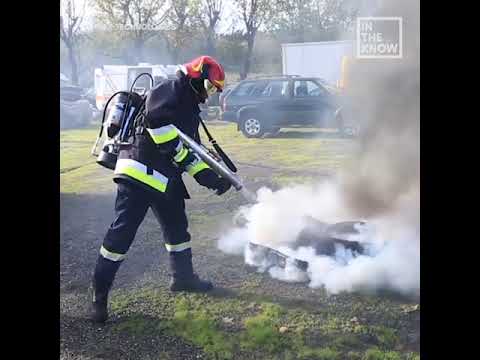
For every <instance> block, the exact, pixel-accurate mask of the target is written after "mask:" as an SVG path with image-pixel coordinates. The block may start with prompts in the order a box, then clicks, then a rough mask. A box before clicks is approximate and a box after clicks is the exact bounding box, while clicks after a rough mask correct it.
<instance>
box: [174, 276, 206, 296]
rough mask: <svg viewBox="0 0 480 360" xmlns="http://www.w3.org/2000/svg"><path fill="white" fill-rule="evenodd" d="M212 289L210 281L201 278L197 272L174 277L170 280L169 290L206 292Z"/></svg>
mask: <svg viewBox="0 0 480 360" xmlns="http://www.w3.org/2000/svg"><path fill="white" fill-rule="evenodd" d="M212 289H213V284H212V283H211V282H210V281H207V280H202V279H200V278H199V277H198V275H197V274H193V275H191V276H190V277H188V278H175V277H172V279H171V280H170V290H171V291H189V292H207V291H210V290H212Z"/></svg>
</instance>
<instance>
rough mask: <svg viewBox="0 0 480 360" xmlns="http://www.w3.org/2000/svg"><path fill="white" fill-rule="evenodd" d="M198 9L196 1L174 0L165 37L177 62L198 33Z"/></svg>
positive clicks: (167, 21) (173, 58)
mask: <svg viewBox="0 0 480 360" xmlns="http://www.w3.org/2000/svg"><path fill="white" fill-rule="evenodd" d="M196 10H197V9H196V3H195V2H194V1H192V0H172V3H171V9H170V12H169V13H168V15H167V18H166V28H167V30H166V31H164V38H165V42H166V44H167V48H168V51H169V53H170V55H171V56H172V61H173V62H174V63H175V64H176V63H178V62H179V60H180V51H181V50H182V49H184V48H185V47H186V46H187V44H188V43H189V41H191V40H192V39H193V38H194V37H195V36H196V35H197V34H196V32H195V29H196V28H198V24H197V23H196V21H195V20H196Z"/></svg>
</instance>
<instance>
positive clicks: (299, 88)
mask: <svg viewBox="0 0 480 360" xmlns="http://www.w3.org/2000/svg"><path fill="white" fill-rule="evenodd" d="M325 93H326V91H325V89H324V88H322V87H321V86H320V85H318V84H317V83H315V82H313V81H311V80H296V81H295V85H294V88H293V94H294V96H299V97H305V96H324V95H325Z"/></svg>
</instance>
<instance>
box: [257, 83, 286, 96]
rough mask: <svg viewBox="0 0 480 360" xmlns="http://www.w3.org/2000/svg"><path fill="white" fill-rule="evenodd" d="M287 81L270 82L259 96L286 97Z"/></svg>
mask: <svg viewBox="0 0 480 360" xmlns="http://www.w3.org/2000/svg"><path fill="white" fill-rule="evenodd" d="M287 91H288V80H274V81H270V82H269V83H268V85H267V86H266V87H265V89H264V90H263V91H262V93H261V95H260V96H270V97H272V96H287V95H288V94H287Z"/></svg>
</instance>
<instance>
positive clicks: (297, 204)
mask: <svg viewBox="0 0 480 360" xmlns="http://www.w3.org/2000/svg"><path fill="white" fill-rule="evenodd" d="M378 3H379V4H378ZM377 6H378V7H377V9H376V11H375V13H374V14H368V15H374V16H396V17H402V19H403V46H404V48H403V58H402V59H399V60H393V59H384V60H378V59H375V60H362V59H357V60H356V61H354V63H353V65H352V68H351V71H350V78H349V84H348V94H347V95H348V98H349V99H351V101H352V103H351V104H350V105H351V106H352V108H353V109H355V113H354V116H355V119H356V120H358V121H359V123H360V126H361V133H360V136H359V138H358V139H357V140H358V141H357V149H356V152H355V153H356V155H355V156H354V157H353V158H352V161H351V162H350V165H349V166H348V167H345V168H344V169H343V171H342V172H341V173H339V174H338V177H337V178H336V179H335V180H331V181H329V182H322V183H318V184H314V185H310V186H307V185H301V186H300V185H299V186H295V187H288V188H283V189H280V190H279V191H276V192H272V191H271V190H269V189H267V188H262V189H260V190H259V191H258V193H257V196H258V202H257V203H256V204H255V205H253V206H250V207H244V208H242V209H240V210H239V215H240V217H241V218H243V219H244V221H245V223H246V224H245V225H244V226H243V227H236V228H234V229H232V230H231V231H230V232H229V233H227V234H225V236H223V237H222V238H221V239H220V241H219V244H218V246H219V248H220V249H221V250H223V251H225V252H227V253H235V254H243V255H244V256H245V261H246V262H247V263H249V264H251V265H255V266H257V267H258V268H259V270H260V271H266V270H267V268H266V267H265V266H264V265H265V259H263V258H261V257H260V258H259V256H258V254H255V253H252V251H251V249H249V247H248V246H247V245H248V243H254V244H261V245H265V246H268V247H271V248H275V249H277V250H279V251H281V252H283V253H285V254H287V255H290V256H292V257H295V258H297V259H300V260H304V261H307V262H308V263H309V266H308V269H307V270H306V272H303V271H301V270H300V269H298V268H296V267H295V265H294V264H291V263H289V262H287V264H286V266H285V268H279V267H273V268H272V267H270V268H268V271H269V273H270V275H271V276H272V277H275V278H277V279H280V280H283V281H308V284H309V286H310V287H313V288H316V287H325V288H326V290H327V291H329V292H330V293H338V292H341V291H358V290H361V291H375V290H378V289H393V290H396V291H398V292H401V293H406V294H418V291H419V285H420V214H419V209H420V199H419V195H420V194H419V175H420V166H419V162H420V136H419V135H420V119H419V98H420V95H419V5H418V2H417V1H413V0H407V1H402V2H400V1H393V0H392V1H382V2H377ZM308 216H310V217H313V218H315V219H318V220H320V221H322V222H326V223H336V222H341V221H347V220H362V221H364V222H365V224H366V225H365V226H363V227H362V228H360V229H358V234H357V235H355V236H354V237H355V238H354V239H348V240H355V241H358V242H359V243H361V244H362V245H364V246H365V249H366V250H365V253H363V254H360V255H359V254H353V253H352V252H351V251H350V250H348V249H345V248H344V247H343V246H341V245H339V246H337V247H336V251H335V254H334V256H324V255H318V254H316V253H315V251H314V249H313V248H311V247H299V248H297V249H295V250H293V248H292V247H291V246H289V245H291V244H293V243H294V242H295V241H296V239H297V238H298V236H299V234H300V232H301V231H302V229H303V228H304V227H305V226H306V223H305V219H306V217H308Z"/></svg>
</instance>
